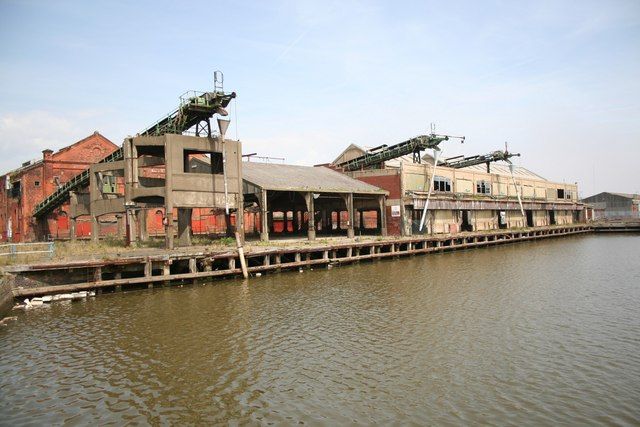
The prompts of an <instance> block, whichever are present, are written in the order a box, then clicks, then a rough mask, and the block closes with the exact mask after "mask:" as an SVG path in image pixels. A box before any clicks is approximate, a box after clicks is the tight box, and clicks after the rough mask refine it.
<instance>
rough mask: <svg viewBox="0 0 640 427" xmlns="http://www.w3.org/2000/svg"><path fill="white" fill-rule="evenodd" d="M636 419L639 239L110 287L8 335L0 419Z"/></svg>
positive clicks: (639, 408)
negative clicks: (131, 288) (117, 290)
mask: <svg viewBox="0 0 640 427" xmlns="http://www.w3.org/2000/svg"><path fill="white" fill-rule="evenodd" d="M229 421H233V422H238V423H242V424H244V423H260V422H262V423H276V424H283V423H286V424H297V423H305V424H327V425H335V424H351V423H360V424H371V423H378V424H387V423H391V422H396V423H402V424H406V423H416V424H437V425H459V424H470V423H483V424H498V425H505V424H510V425H523V424H524V425H540V424H545V425H554V424H557V423H561V422H563V423H568V424H623V425H624V424H627V425H631V424H636V425H637V424H638V423H640V236H638V235H637V234H636V235H615V236H612V235H609V236H583V237H573V238H562V239H554V240H549V241H545V242H533V243H522V244H513V245H507V246H502V247H495V248H488V249H479V250H473V251H467V252H456V253H449V254H441V255H429V256H418V257H414V258H407V259H401V260H393V261H381V262H376V263H368V264H361V265H355V266H348V267H341V268H336V269H333V270H324V269H316V270H314V271H305V272H304V273H302V274H300V273H286V274H281V275H271V276H263V277H261V278H256V279H252V280H251V281H250V284H248V285H247V284H243V283H242V282H241V281H235V280H234V281H226V282H218V283H216V284H215V285H206V286H202V285H197V286H185V287H183V288H171V289H157V290H154V291H141V292H132V293H125V294H114V295H108V296H103V297H99V298H94V299H90V300H87V301H84V302H74V303H68V304H55V305H52V306H50V307H49V308H46V309H40V310H32V311H29V312H27V313H23V314H20V315H19V319H18V321H17V322H16V323H12V324H11V325H10V326H9V327H5V328H2V329H0V424H7V425H16V424H25V423H33V424H37V425H42V424H50V423H63V422H64V423H68V424H75V425H78V424H89V423H95V424H106V423H115V424H124V423H129V422H133V423H142V424H146V423H150V424H184V423H189V424H194V423H197V424H213V423H226V422H229Z"/></svg>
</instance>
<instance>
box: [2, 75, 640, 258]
mask: <svg viewBox="0 0 640 427" xmlns="http://www.w3.org/2000/svg"><path fill="white" fill-rule="evenodd" d="M222 80H223V78H222V74H221V73H220V72H216V73H215V74H214V90H213V91H212V92H195V91H189V92H186V93H185V94H184V95H182V96H181V97H180V103H179V105H178V108H176V109H175V110H174V111H173V112H171V113H169V114H168V115H166V116H165V117H163V118H161V119H160V120H158V122H156V123H154V124H153V125H151V126H148V127H147V128H145V129H144V130H143V131H141V132H139V133H138V134H136V136H133V137H128V138H125V140H124V142H123V145H122V146H121V147H116V146H115V145H114V144H113V143H112V142H110V141H109V140H107V139H106V138H104V137H103V136H102V135H100V134H98V133H95V134H94V135H92V136H90V137H88V138H85V139H84V140H82V141H79V142H78V143H76V144H74V145H72V146H70V147H67V148H65V149H63V150H60V151H59V152H57V153H55V154H54V153H52V152H51V151H50V150H47V151H45V152H44V153H43V159H42V160H41V161H38V162H35V163H33V164H25V165H24V166H23V167H22V168H20V169H18V170H16V171H13V172H11V173H9V174H7V175H5V176H4V177H2V180H3V181H2V184H3V187H4V188H5V189H6V191H4V192H3V193H2V195H1V197H2V198H3V199H0V202H2V206H3V207H4V211H3V212H2V213H0V215H1V217H0V220H1V221H0V224H1V227H4V228H0V230H3V237H4V238H5V239H7V238H10V239H12V240H13V241H25V240H27V241H28V240H33V239H34V238H40V239H47V238H72V239H73V238H76V237H81V236H88V235H90V236H91V238H93V239H98V238H100V237H102V236H105V235H109V234H113V235H118V236H124V237H126V241H127V242H129V243H130V242H133V241H136V240H139V241H144V240H146V239H148V238H149V237H150V236H152V235H156V236H163V237H164V239H165V246H166V248H173V247H174V245H182V246H187V245H190V244H191V236H192V235H193V234H194V233H199V232H204V233H213V234H226V235H233V234H234V233H235V232H237V233H238V235H239V237H240V238H241V239H244V234H245V232H246V233H247V234H248V235H254V236H255V237H256V238H258V237H259V238H260V239H261V240H263V241H266V240H269V239H273V238H274V237H305V238H308V239H310V240H313V239H315V238H316V236H317V235H321V236H334V235H344V236H346V237H354V236H356V235H363V234H370V235H383V236H384V235H387V234H390V235H403V236H410V235H414V234H437V233H457V232H461V231H482V230H493V229H499V228H520V227H539V226H547V225H555V224H557V225H565V224H571V223H575V222H578V221H581V220H583V219H584V218H583V215H582V211H583V204H582V203H580V202H578V200H577V186H576V185H575V184H561V183H554V182H550V181H547V180H545V179H544V178H542V177H540V176H538V175H536V174H535V173H532V172H530V171H528V170H527V169H525V168H522V167H515V166H514V165H513V164H511V162H510V160H509V159H510V158H511V157H513V156H518V155H519V154H514V153H509V152H508V151H507V150H506V147H505V150H504V151H494V152H491V153H488V154H485V155H477V156H471V157H461V156H459V157H456V158H450V159H444V160H438V153H439V152H440V148H439V144H441V143H443V142H445V141H448V140H450V139H453V138H460V139H462V140H463V141H464V137H453V136H448V135H436V134H435V133H433V132H432V133H431V134H429V135H421V136H418V137H415V138H411V139H409V140H407V141H403V142H401V143H398V144H394V145H391V146H387V145H382V146H379V147H375V148H372V149H365V148H362V147H360V146H357V145H355V144H351V145H350V146H348V147H347V148H346V149H345V150H344V151H343V152H342V153H341V154H340V155H339V156H338V157H337V158H336V159H335V160H334V161H333V162H332V163H330V164H327V165H321V166H318V167H310V166H294V165H284V164H268V163H255V162H243V161H242V158H243V155H242V144H241V143H240V141H233V140H230V139H227V138H225V132H226V128H227V126H228V124H229V121H228V120H224V119H221V118H218V120H217V122H218V129H219V133H218V134H214V132H213V131H212V127H211V118H212V117H213V116H215V115H216V114H217V115H219V116H226V115H227V111H226V110H225V108H226V107H227V106H228V104H229V103H230V102H231V100H232V99H234V98H235V93H234V92H232V93H225V92H224V90H223V88H222ZM185 133H189V135H185ZM430 149H433V150H434V155H435V158H433V157H431V156H429V155H425V154H424V152H425V151H426V150H430ZM497 161H503V162H507V163H508V165H504V164H497V163H494V162H497ZM32 187H33V188H38V187H39V189H38V190H37V191H35V192H34V191H33V188H32ZM635 206H636V212H637V204H636V205H635ZM87 225H90V226H89V227H87ZM175 238H177V241H175V242H174V239H175Z"/></svg>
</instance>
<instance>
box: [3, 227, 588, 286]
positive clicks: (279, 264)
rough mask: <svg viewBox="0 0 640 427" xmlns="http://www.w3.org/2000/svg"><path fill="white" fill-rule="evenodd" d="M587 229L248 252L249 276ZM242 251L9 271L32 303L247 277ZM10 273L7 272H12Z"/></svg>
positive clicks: (547, 229)
mask: <svg viewBox="0 0 640 427" xmlns="http://www.w3.org/2000/svg"><path fill="white" fill-rule="evenodd" d="M592 231H593V230H592V228H591V227H590V226H587V225H584V224H582V225H567V226H556V227H542V228H531V229H524V230H495V231H491V232H483V233H480V232H477V233H464V234H453V235H447V236H428V237H411V238H406V237H405V238H396V239H381V240H369V241H356V240H354V241H348V242H340V243H336V244H322V243H318V245H316V246H303V247H279V248H266V249H262V248H260V247H251V248H248V251H247V254H246V256H245V260H246V264H247V270H248V273H249V275H250V276H255V275H257V274H258V273H260V274H264V273H275V272H280V271H284V270H298V269H304V268H310V267H314V266H324V267H326V268H331V267H333V266H337V265H342V264H350V263H356V262H361V261H373V260H379V259H391V258H398V257H403V256H413V255H419V254H429V253H437V252H446V251H454V250H464V249H471V248H479V247H487V246H492V245H498V244H506V243H514V242H523V241H534V240H539V239H545V238H553V237H561V236H568V235H577V234H585V233H591V232H592ZM240 266H241V262H240V259H239V255H238V252H237V251H236V250H235V249H234V250H229V251H225V252H220V251H218V252H199V253H177V252H166V253H162V254H159V255H153V256H138V257H126V258H120V259H112V260H92V261H76V262H70V263H47V264H31V265H25V266H14V267H8V268H7V269H9V270H10V271H9V273H10V274H11V275H14V276H15V278H14V279H13V280H12V284H11V287H12V293H13V297H15V298H27V297H29V298H30V297H34V296H41V295H49V294H56V293H69V292H77V291H83V290H96V291H97V292H98V293H102V292H115V291H121V290H125V289H143V288H153V287H154V286H168V285H171V284H174V283H194V282H197V281H210V280H213V279H215V278H224V277H237V276H240V277H241V276H242V270H241V268H240ZM7 269H5V270H7Z"/></svg>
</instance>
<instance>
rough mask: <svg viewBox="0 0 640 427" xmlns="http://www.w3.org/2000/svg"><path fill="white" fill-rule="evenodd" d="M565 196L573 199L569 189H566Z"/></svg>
mask: <svg viewBox="0 0 640 427" xmlns="http://www.w3.org/2000/svg"><path fill="white" fill-rule="evenodd" d="M564 197H565V198H566V199H567V200H571V191H569V190H567V191H565V192H564Z"/></svg>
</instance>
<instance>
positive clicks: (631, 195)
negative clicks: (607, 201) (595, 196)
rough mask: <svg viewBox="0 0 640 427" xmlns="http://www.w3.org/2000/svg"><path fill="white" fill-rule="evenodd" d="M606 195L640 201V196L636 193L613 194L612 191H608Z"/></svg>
mask: <svg viewBox="0 0 640 427" xmlns="http://www.w3.org/2000/svg"><path fill="white" fill-rule="evenodd" d="M606 193H609V194H613V195H616V196H620V197H625V198H627V199H640V194H634V193H612V192H610V191H606Z"/></svg>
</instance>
